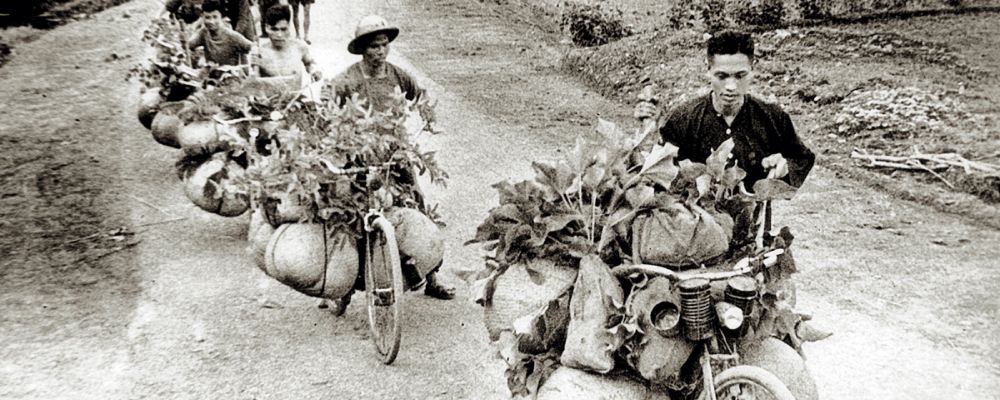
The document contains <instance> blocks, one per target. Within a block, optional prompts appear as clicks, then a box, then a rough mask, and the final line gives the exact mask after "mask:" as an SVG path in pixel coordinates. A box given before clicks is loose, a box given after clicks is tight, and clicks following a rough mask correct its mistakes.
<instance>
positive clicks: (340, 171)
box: [321, 160, 396, 175]
mask: <svg viewBox="0 0 1000 400" xmlns="http://www.w3.org/2000/svg"><path fill="white" fill-rule="evenodd" d="M321 162H322V163H323V165H324V166H326V169H327V170H329V171H330V172H331V173H333V174H334V175H355V174H360V173H364V172H378V171H385V170H387V169H389V168H390V167H392V166H393V165H395V164H396V163H394V162H387V163H384V164H382V165H373V166H368V167H353V168H339V167H335V166H333V164H331V163H330V162H329V161H326V160H321Z"/></svg>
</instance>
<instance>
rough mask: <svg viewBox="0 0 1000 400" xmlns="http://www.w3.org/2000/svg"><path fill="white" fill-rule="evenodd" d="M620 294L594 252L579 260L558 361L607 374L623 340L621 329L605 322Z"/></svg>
mask: <svg viewBox="0 0 1000 400" xmlns="http://www.w3.org/2000/svg"><path fill="white" fill-rule="evenodd" d="M623 297H624V294H623V293H622V288H621V286H620V285H619V284H618V280H617V279H615V276H614V275H612V273H611V268H610V267H608V265H607V264H605V263H604V261H601V259H600V258H599V257H598V256H596V255H589V256H586V257H584V258H583V259H581V260H580V272H579V273H578V274H577V277H576V283H574V284H573V295H572V297H571V298H570V304H569V312H570V314H569V315H570V316H569V318H570V320H569V327H568V328H567V331H566V347H565V349H564V350H563V353H562V357H560V362H561V363H562V364H563V365H565V366H567V367H572V368H578V369H583V370H588V371H594V372H599V373H602V374H604V373H608V372H609V371H611V370H612V369H613V368H614V367H615V358H614V353H615V352H616V351H618V348H619V347H621V345H622V343H623V342H624V341H625V331H624V330H621V329H614V330H610V331H609V330H608V322H609V321H610V320H611V318H612V317H613V316H614V315H615V314H616V313H617V312H618V311H617V307H616V306H615V304H623V303H624V299H623Z"/></svg>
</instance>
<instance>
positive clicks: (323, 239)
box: [264, 223, 359, 299]
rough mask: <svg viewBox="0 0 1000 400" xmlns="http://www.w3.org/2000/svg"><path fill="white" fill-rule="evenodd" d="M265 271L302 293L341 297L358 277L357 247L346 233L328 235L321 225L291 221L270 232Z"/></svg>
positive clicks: (328, 297) (332, 297)
mask: <svg viewBox="0 0 1000 400" xmlns="http://www.w3.org/2000/svg"><path fill="white" fill-rule="evenodd" d="M264 258H265V262H264V272H265V273H266V274H267V275H268V276H270V277H272V278H274V279H277V280H278V281H279V282H281V283H283V284H285V285H287V286H289V287H291V288H292V289H295V290H297V291H299V292H301V293H303V294H306V295H308V296H313V297H323V298H327V299H340V298H341V297H343V296H344V295H346V294H347V293H348V292H350V290H351V288H353V287H354V282H355V281H356V279H357V276H358V265H359V258H358V248H357V243H356V241H355V239H354V237H353V236H351V235H350V234H348V233H345V232H339V231H338V232H333V233H331V234H327V232H326V228H324V227H323V225H322V224H303V223H290V224H284V225H281V226H279V227H278V229H276V230H275V231H274V233H273V234H271V239H270V241H269V242H268V244H267V250H266V251H265V256H264Z"/></svg>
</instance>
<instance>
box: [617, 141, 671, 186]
mask: <svg viewBox="0 0 1000 400" xmlns="http://www.w3.org/2000/svg"><path fill="white" fill-rule="evenodd" d="M676 157H677V146H674V145H672V144H670V143H666V144H664V145H663V146H655V147H653V151H651V152H650V153H649V155H647V156H646V159H645V161H644V162H643V164H642V169H641V170H639V173H638V174H636V175H635V176H634V177H632V178H631V179H629V181H628V182H627V183H626V184H625V187H630V186H632V185H635V184H636V183H638V182H639V179H640V178H646V179H649V180H650V181H651V182H653V183H655V184H657V185H659V186H661V187H663V188H664V189H667V190H669V189H670V188H671V186H672V185H673V182H674V179H676V178H677V174H678V172H679V169H678V167H677V165H676V164H675V163H674V158H676Z"/></svg>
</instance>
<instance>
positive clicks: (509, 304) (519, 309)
mask: <svg viewBox="0 0 1000 400" xmlns="http://www.w3.org/2000/svg"><path fill="white" fill-rule="evenodd" d="M529 270H530V272H529ZM576 275H577V271H576V269H574V268H571V267H568V266H564V265H559V264H556V263H555V262H552V261H549V260H544V259H535V260H531V261H529V262H527V263H520V264H514V265H511V266H509V267H507V270H506V271H504V273H502V274H500V275H499V276H497V277H496V279H495V281H494V282H493V289H492V290H491V291H490V292H489V293H487V294H486V295H485V296H484V298H483V301H484V304H483V305H484V311H483V322H484V323H485V324H486V330H487V332H489V335H490V340H492V341H496V340H498V339H499V338H500V333H501V332H503V331H505V330H513V326H514V321H515V320H517V319H518V318H521V317H523V316H525V315H530V314H532V313H534V312H536V311H538V310H539V309H540V308H541V307H543V306H545V305H546V304H548V303H549V302H550V301H552V300H555V299H557V298H558V297H559V296H560V295H561V294H563V293H564V292H565V291H566V289H568V288H569V287H571V286H573V282H574V281H575V280H576Z"/></svg>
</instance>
